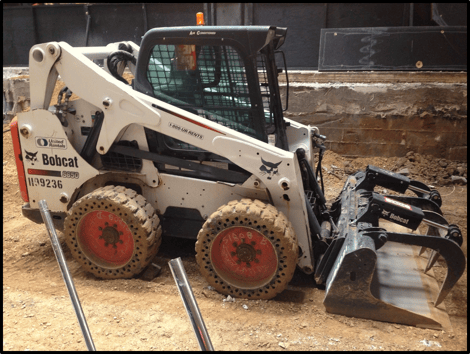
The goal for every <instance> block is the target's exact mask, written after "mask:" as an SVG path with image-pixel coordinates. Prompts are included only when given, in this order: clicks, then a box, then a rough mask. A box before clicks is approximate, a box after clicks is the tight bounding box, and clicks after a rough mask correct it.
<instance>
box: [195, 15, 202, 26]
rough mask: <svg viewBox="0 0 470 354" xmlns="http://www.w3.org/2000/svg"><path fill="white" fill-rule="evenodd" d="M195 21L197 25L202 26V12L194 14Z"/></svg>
mask: <svg viewBox="0 0 470 354" xmlns="http://www.w3.org/2000/svg"><path fill="white" fill-rule="evenodd" d="M196 22H197V25H198V26H204V14H203V13H202V12H198V13H197V14H196Z"/></svg>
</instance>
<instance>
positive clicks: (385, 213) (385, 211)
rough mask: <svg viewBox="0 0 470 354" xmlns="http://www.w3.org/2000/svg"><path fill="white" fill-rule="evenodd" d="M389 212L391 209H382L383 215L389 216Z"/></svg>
mask: <svg viewBox="0 0 470 354" xmlns="http://www.w3.org/2000/svg"><path fill="white" fill-rule="evenodd" d="M388 214H390V212H389V211H387V210H385V209H383V210H382V216H385V217H387V216H388Z"/></svg>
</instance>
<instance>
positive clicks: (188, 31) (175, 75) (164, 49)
mask: <svg viewBox="0 0 470 354" xmlns="http://www.w3.org/2000/svg"><path fill="white" fill-rule="evenodd" d="M286 32H287V29H286V28H277V27H273V26H223V27H222V26H192V27H175V28H170V29H169V28H155V29H152V30H150V31H148V32H147V33H146V34H145V36H144V37H143V40H142V44H141V47H140V51H139V57H138V60H137V67H136V75H135V80H134V88H135V90H137V91H139V92H142V93H145V94H147V95H150V96H153V97H155V98H157V99H159V100H161V101H164V102H166V103H169V104H171V105H174V106H176V107H179V108H181V109H184V110H186V111H188V112H191V113H194V114H197V115H199V116H201V117H204V118H206V119H209V120H211V121H214V122H217V123H218V124H221V125H224V126H226V127H229V128H231V129H234V130H236V131H238V132H240V133H243V134H246V135H248V136H251V137H253V138H255V139H258V140H261V141H264V142H268V136H272V135H274V136H275V144H276V146H277V147H279V148H282V149H285V150H287V149H288V145H287V138H286V127H285V122H284V119H283V115H282V105H281V100H280V93H279V85H278V80H277V75H278V69H277V66H276V63H275V60H274V51H275V50H277V49H278V48H279V47H280V46H281V45H282V44H283V43H284V39H285V36H286ZM146 135H147V141H148V144H149V148H150V150H151V151H153V152H158V153H162V154H166V155H170V156H174V157H180V158H181V157H183V158H185V159H196V160H199V161H219V162H220V161H225V162H227V160H226V159H224V158H222V157H220V156H218V155H215V154H213V153H210V152H208V151H205V150H202V149H200V148H197V147H195V146H193V145H190V144H188V143H185V142H183V141H180V140H177V139H173V138H171V137H168V136H165V135H163V134H160V133H157V132H155V131H152V130H150V129H147V128H146ZM232 167H233V168H234V169H236V168H237V166H235V165H233V166H232ZM158 168H159V170H162V169H164V166H158ZM229 169H230V167H229Z"/></svg>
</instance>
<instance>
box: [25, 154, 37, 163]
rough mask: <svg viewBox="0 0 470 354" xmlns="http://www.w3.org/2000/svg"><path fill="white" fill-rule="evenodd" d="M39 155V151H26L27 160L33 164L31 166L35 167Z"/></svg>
mask: <svg viewBox="0 0 470 354" xmlns="http://www.w3.org/2000/svg"><path fill="white" fill-rule="evenodd" d="M25 151H26V150H25ZM37 154H38V152H37V151H36V152H29V151H26V160H28V161H29V162H31V165H33V166H34V163H35V162H36V161H37V160H38V158H37V157H36V155H37Z"/></svg>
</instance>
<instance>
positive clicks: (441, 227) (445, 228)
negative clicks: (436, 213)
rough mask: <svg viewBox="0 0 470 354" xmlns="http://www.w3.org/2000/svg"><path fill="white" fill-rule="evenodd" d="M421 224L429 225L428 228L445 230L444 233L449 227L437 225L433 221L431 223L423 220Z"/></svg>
mask: <svg viewBox="0 0 470 354" xmlns="http://www.w3.org/2000/svg"><path fill="white" fill-rule="evenodd" d="M423 222H424V223H425V224H428V225H430V226H434V227H437V228H438V229H442V230H446V231H447V230H449V226H447V225H442V224H438V223H437V222H434V221H431V220H427V219H423Z"/></svg>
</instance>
